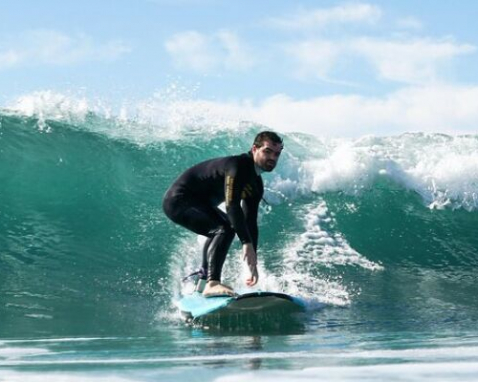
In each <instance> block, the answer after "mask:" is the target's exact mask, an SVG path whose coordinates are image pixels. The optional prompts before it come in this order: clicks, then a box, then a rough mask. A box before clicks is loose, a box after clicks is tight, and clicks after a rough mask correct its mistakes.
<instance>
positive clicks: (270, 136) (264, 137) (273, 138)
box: [254, 131, 284, 147]
mask: <svg viewBox="0 0 478 382" xmlns="http://www.w3.org/2000/svg"><path fill="white" fill-rule="evenodd" d="M264 141H270V142H272V143H278V144H281V145H282V146H284V143H283V142H282V138H281V137H279V136H278V135H277V134H276V133H274V132H273V131H262V132H260V133H259V134H257V135H256V138H255V139H254V146H256V147H262V146H263V145H264Z"/></svg>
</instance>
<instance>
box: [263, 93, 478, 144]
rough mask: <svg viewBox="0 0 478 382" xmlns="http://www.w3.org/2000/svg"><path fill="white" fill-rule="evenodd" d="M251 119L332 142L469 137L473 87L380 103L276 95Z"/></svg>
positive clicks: (477, 114) (474, 111)
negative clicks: (417, 135) (412, 135)
mask: <svg viewBox="0 0 478 382" xmlns="http://www.w3.org/2000/svg"><path fill="white" fill-rule="evenodd" d="M254 120H255V121H257V122H259V123H263V124H265V125H267V126H270V127H273V128H277V129H280V130H284V131H301V132H307V133H312V134H315V135H326V136H336V137H340V136H348V137H350V136H361V135H365V134H375V135H384V134H386V135H390V134H400V133H404V132H412V131H425V132H442V133H451V134H457V133H466V132H468V133H473V134H474V133H475V132H476V126H478V87H476V86H474V87H453V86H429V87H412V88H406V89H402V90H399V91H397V92H394V93H391V94H389V95H387V96H385V97H383V98H371V97H365V96H360V95H334V96H325V97H317V98H312V99H308V100H294V99H292V98H290V97H287V96H284V95H278V96H274V97H271V98H269V99H267V100H265V101H264V102H263V103H262V104H261V105H259V106H258V107H257V108H256V109H255V111H254Z"/></svg>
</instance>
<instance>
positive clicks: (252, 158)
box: [247, 151, 264, 176]
mask: <svg viewBox="0 0 478 382" xmlns="http://www.w3.org/2000/svg"><path fill="white" fill-rule="evenodd" d="M247 155H249V158H251V160H252V163H253V164H254V169H255V170H256V175H257V176H261V174H262V173H263V172H264V170H263V169H261V168H260V167H259V166H257V165H256V163H255V162H254V157H253V156H252V151H248V152H247Z"/></svg>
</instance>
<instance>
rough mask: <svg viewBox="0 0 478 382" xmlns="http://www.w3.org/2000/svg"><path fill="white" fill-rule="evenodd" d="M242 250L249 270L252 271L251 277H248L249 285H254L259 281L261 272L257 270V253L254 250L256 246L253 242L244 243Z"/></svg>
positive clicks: (247, 282)
mask: <svg viewBox="0 0 478 382" xmlns="http://www.w3.org/2000/svg"><path fill="white" fill-rule="evenodd" d="M242 252H243V254H244V258H243V259H244V260H246V262H247V266H248V267H249V271H250V272H251V275H250V277H248V278H247V279H246V285H247V286H254V285H256V284H257V281H259V272H258V271H257V254H256V251H255V250H254V247H253V246H252V244H251V243H247V244H244V245H243V246H242Z"/></svg>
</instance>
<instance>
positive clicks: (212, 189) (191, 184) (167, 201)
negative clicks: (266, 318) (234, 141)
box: [163, 131, 283, 296]
mask: <svg viewBox="0 0 478 382" xmlns="http://www.w3.org/2000/svg"><path fill="white" fill-rule="evenodd" d="M282 148H283V145H282V139H281V138H280V137H279V136H278V135H277V134H276V133H273V132H270V131H265V132H262V133H259V134H258V135H257V136H256V138H255V140H254V143H253V145H252V148H251V150H250V151H249V152H248V153H245V154H241V155H233V156H228V157H222V158H216V159H211V160H208V161H205V162H202V163H199V164H197V165H195V166H193V167H191V168H189V169H188V170H186V171H185V172H184V173H183V174H181V175H180V176H179V178H178V179H177V180H176V181H175V182H174V183H173V184H172V186H171V187H170V188H169V189H168V190H167V191H166V194H165V196H164V200H163V209H164V212H165V213H166V215H167V216H168V217H169V218H170V219H171V220H172V221H173V222H175V223H177V224H179V225H181V226H183V227H185V228H187V229H189V230H191V231H193V232H195V233H197V234H198V235H203V236H206V237H207V240H206V243H205V244H204V249H203V256H202V267H201V271H200V274H199V275H200V278H201V279H203V280H206V281H207V282H206V285H205V287H204V290H203V294H204V295H205V296H217V295H224V294H226V295H234V291H233V290H232V288H231V287H229V286H227V285H224V284H222V283H221V273H222V267H223V264H224V261H225V260H226V255H227V252H228V251H229V247H230V246H231V243H232V240H233V239H234V237H235V235H237V236H238V237H239V240H240V241H241V242H242V248H243V255H244V260H246V261H247V265H248V267H249V270H250V275H249V277H248V279H247V280H246V284H247V285H248V286H253V285H255V284H256V283H257V281H258V279H259V274H258V272H257V253H256V251H257V243H258V237H259V231H258V227H257V215H258V210H259V203H260V201H261V199H262V195H263V193H264V187H263V183H262V177H261V174H262V173H263V172H270V171H272V170H273V169H274V168H275V167H276V165H277V162H278V160H279V156H280V154H281V151H282ZM223 202H225V204H226V213H224V212H223V211H221V210H220V209H219V208H218V206H219V205H220V204H221V203H223Z"/></svg>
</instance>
